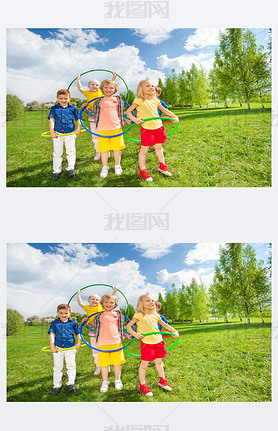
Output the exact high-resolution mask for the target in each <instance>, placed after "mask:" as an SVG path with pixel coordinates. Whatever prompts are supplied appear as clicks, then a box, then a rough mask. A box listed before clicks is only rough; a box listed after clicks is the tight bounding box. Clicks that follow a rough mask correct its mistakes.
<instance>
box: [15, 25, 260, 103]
mask: <svg viewBox="0 0 278 431" xmlns="http://www.w3.org/2000/svg"><path fill="white" fill-rule="evenodd" d="M219 30H220V29H217V28H197V29H196V28H190V29H188V28H182V29H181V28H179V29H164V28H162V27H158V28H138V29H127V28H114V29H110V28H105V29H101V28H100V29H81V28H77V29H74V28H66V29H46V28H45V29H24V28H11V29H8V30H7V93H10V94H16V95H17V96H18V97H19V98H20V99H22V100H23V101H24V102H25V103H27V102H30V101H32V100H37V101H39V102H46V101H52V100H55V94H56V92H57V90H58V89H59V88H67V87H68V85H69V83H70V82H71V81H72V80H73V79H74V78H75V77H76V76H77V75H78V74H79V73H83V72H86V71H88V70H91V69H108V70H114V71H115V72H117V73H118V74H119V75H120V76H122V77H123V78H124V80H125V81H126V82H127V84H128V86H129V88H130V89H132V90H133V91H135V90H136V87H137V84H138V82H139V81H140V80H141V79H144V78H146V77H149V78H150V79H152V80H153V81H154V83H155V84H156V83H157V81H158V78H161V79H162V80H163V79H165V76H166V75H167V73H169V72H170V71H171V70H172V69H173V68H174V69H175V70H176V71H177V72H180V71H181V70H182V69H185V70H186V69H189V68H190V67H191V65H192V63H195V64H196V65H197V67H200V65H202V66H203V67H204V68H205V69H206V70H209V69H210V68H211V66H212V63H213V57H214V51H215V49H216V48H217V46H218V41H219V40H218V35H219ZM251 30H252V31H253V32H254V34H255V35H256V38H257V43H258V45H262V46H264V47H266V45H267V34H268V29H267V28H257V29H251ZM106 77H107V74H105V73H104V72H101V73H93V74H86V75H85V76H84V78H82V81H81V82H82V85H83V88H86V86H87V82H88V81H89V80H90V79H92V78H97V79H99V80H102V79H105V78H106ZM119 83H120V88H119V91H122V90H124V87H123V84H122V82H119ZM71 90H72V96H73V97H80V93H79V92H78V91H77V89H76V85H75V84H74V85H73V86H72V88H71Z"/></svg>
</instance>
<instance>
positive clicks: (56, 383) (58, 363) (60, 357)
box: [53, 349, 77, 388]
mask: <svg viewBox="0 0 278 431" xmlns="http://www.w3.org/2000/svg"><path fill="white" fill-rule="evenodd" d="M76 352H77V350H76V349H71V350H63V351H61V350H60V351H59V352H57V353H53V360H54V367H53V387H54V388H60V387H61V386H62V377H63V365H64V358H65V361H66V367H67V375H68V382H67V386H69V385H73V384H74V381H75V376H76V363H75V355H76Z"/></svg>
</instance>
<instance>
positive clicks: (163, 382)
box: [158, 377, 172, 391]
mask: <svg viewBox="0 0 278 431" xmlns="http://www.w3.org/2000/svg"><path fill="white" fill-rule="evenodd" d="M158 386H160V387H161V388H162V389H165V390H166V391H171V390H172V388H171V387H170V386H169V383H168V381H167V379H163V378H162V377H160V380H159V382H158Z"/></svg>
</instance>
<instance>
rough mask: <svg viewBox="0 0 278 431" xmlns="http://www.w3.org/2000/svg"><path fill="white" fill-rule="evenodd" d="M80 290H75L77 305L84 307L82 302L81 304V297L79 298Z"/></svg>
mask: <svg viewBox="0 0 278 431" xmlns="http://www.w3.org/2000/svg"><path fill="white" fill-rule="evenodd" d="M80 293H81V290H80V289H79V290H78V292H77V303H78V305H79V306H80V307H81V308H84V304H83V302H82V299H81V294H80Z"/></svg>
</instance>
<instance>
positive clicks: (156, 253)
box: [135, 243, 171, 259]
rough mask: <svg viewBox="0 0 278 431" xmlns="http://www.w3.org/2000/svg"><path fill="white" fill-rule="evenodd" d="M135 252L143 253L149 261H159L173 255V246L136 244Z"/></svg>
mask: <svg viewBox="0 0 278 431" xmlns="http://www.w3.org/2000/svg"><path fill="white" fill-rule="evenodd" d="M135 250H137V251H139V252H140V253H142V256H143V257H146V258H147V259H159V258H160V257H163V256H166V255H167V254H169V253H171V245H169V244H162V243H159V244H153V243H152V244H135Z"/></svg>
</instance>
